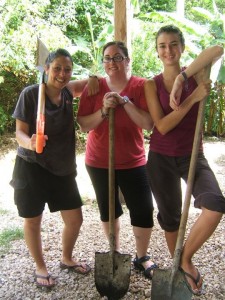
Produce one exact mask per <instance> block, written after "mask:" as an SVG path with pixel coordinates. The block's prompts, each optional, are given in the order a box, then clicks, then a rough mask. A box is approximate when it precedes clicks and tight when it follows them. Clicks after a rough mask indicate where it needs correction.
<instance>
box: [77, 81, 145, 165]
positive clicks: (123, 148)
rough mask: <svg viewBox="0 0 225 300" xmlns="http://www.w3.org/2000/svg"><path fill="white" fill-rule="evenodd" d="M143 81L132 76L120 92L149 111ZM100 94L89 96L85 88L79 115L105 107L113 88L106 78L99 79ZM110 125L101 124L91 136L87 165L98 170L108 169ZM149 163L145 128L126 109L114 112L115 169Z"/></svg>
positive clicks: (86, 158) (118, 109)
mask: <svg viewBox="0 0 225 300" xmlns="http://www.w3.org/2000/svg"><path fill="white" fill-rule="evenodd" d="M144 82H145V79H144V78H140V77H136V76H132V77H131V78H130V80H129V82H128V84H127V86H126V87H125V89H124V90H123V91H122V92H121V93H120V95H121V96H128V97H129V99H130V101H132V102H133V103H134V104H135V105H136V106H137V107H139V108H142V109H143V110H145V111H148V108H147V104H146V101H145V95H144ZM99 84H100V92H99V93H98V94H97V95H94V96H88V95H87V89H85V90H84V91H83V93H82V95H81V98H80V104H79V109H78V116H86V115H89V114H92V113H94V112H95V111H97V110H99V109H100V108H101V107H102V101H103V97H104V95H105V94H106V93H107V92H110V89H109V87H108V85H107V83H106V79H105V78H101V79H100V80H99ZM108 125H109V122H108V119H107V118H105V119H104V120H103V121H102V122H101V124H100V125H99V126H98V127H97V128H95V129H93V130H91V131H90V132H89V133H88V139H87V145H86V155H85V163H86V164H87V165H89V166H92V167H96V168H108V161H109V154H108V153H109V126H108ZM145 164H146V157H145V149H144V138H143V133H142V129H141V128H140V127H138V126H137V125H136V124H135V123H134V122H133V121H132V120H131V119H130V118H129V116H128V115H127V113H126V111H125V109H124V107H123V106H117V107H116V109H115V169H130V168H135V167H138V166H142V165H145Z"/></svg>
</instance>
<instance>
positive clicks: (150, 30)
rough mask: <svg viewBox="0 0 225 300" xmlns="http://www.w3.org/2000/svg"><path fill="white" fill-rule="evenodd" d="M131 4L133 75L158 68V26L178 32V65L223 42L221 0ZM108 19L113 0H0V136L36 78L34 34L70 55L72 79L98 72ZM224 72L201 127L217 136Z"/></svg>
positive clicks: (109, 34)
mask: <svg viewBox="0 0 225 300" xmlns="http://www.w3.org/2000/svg"><path fill="white" fill-rule="evenodd" d="M131 3H132V5H133V8H134V9H133V19H132V24H131V25H130V26H132V53H131V56H132V71H133V73H134V74H136V75H140V76H143V77H147V78H148V77H152V76H153V74H156V73H158V72H159V71H160V69H161V67H162V66H161V64H160V62H159V60H158V58H157V55H156V51H155V36H154V34H155V32H156V31H157V30H158V28H159V27H160V26H162V25H164V24H168V23H173V24H175V25H177V26H179V27H180V28H181V29H182V31H183V32H184V35H185V38H186V52H185V53H186V54H185V56H184V60H183V64H184V65H186V64H188V63H189V61H190V60H192V59H193V58H194V57H195V55H196V54H198V53H199V52H200V51H201V50H202V49H203V48H205V47H208V46H209V45H213V44H217V43H219V44H222V45H224V44H225V14H224V11H225V3H224V1H223V0H218V1H214V0H213V1H211V0H198V1H196V0H186V1H184V0H180V1H178V0H177V1H176V2H175V1H165V0H164V1H161V0H160V1H159V0H158V1H156V0H154V1H151V0H142V1H138V0H132V1H131ZM178 9H179V14H178V13H177V12H178ZM182 10H183V11H182ZM113 20H114V18H113V1H110V0H42V1H40V0H2V1H1V3H0V99H1V100H0V134H3V133H5V132H7V131H13V130H14V127H15V124H14V120H13V119H12V118H11V114H12V111H13V109H14V107H15V105H16V102H17V99H18V95H19V93H20V92H21V90H22V89H23V88H24V87H25V86H26V85H29V84H32V83H35V82H37V81H38V72H37V70H36V67H35V56H36V40H37V37H40V38H41V40H42V41H43V42H44V43H45V45H46V46H47V47H48V49H49V50H52V49H55V48H58V47H64V48H67V49H68V50H69V51H70V52H71V54H72V55H73V58H74V63H75V66H74V78H77V79H78V78H84V77H86V76H87V74H88V73H89V72H99V73H102V72H103V71H102V68H101V63H100V60H101V48H102V46H103V44H104V43H105V42H107V41H109V40H112V39H113V34H114V32H113V29H114V24H113ZM224 73H225V71H224V67H223V68H222V69H221V72H220V78H219V80H217V83H216V85H215V88H214V89H213V90H212V95H211V100H210V102H209V103H208V104H207V110H206V116H205V131H206V132H207V133H208V134H212V133H215V134H216V135H219V136H221V135H224V134H225V124H224V109H225V108H224V96H225V95H224V93H225V91H224V78H225V74H224ZM76 103H77V102H76ZM76 103H75V110H76V109H77V104H76Z"/></svg>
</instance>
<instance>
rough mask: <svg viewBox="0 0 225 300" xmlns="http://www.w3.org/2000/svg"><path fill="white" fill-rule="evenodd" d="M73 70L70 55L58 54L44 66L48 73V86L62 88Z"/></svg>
mask: <svg viewBox="0 0 225 300" xmlns="http://www.w3.org/2000/svg"><path fill="white" fill-rule="evenodd" d="M72 71H73V65H72V62H71V59H70V57H67V56H59V57H56V58H55V59H54V60H53V61H52V62H51V63H50V64H49V65H48V66H46V68H45V72H46V74H47V75H48V82H47V84H48V86H54V87H55V88H57V89H60V90H61V89H62V88H63V87H65V86H66V85H67V83H68V82H69V81H70V79H71V76H72Z"/></svg>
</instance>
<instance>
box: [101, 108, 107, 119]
mask: <svg viewBox="0 0 225 300" xmlns="http://www.w3.org/2000/svg"><path fill="white" fill-rule="evenodd" d="M101 116H102V119H105V118H108V116H109V114H108V113H105V112H104V111H103V107H101Z"/></svg>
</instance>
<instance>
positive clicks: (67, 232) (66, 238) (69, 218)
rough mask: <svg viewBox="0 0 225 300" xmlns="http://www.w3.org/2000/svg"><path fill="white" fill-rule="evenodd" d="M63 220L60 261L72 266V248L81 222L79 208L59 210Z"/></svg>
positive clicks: (81, 217)
mask: <svg viewBox="0 0 225 300" xmlns="http://www.w3.org/2000/svg"><path fill="white" fill-rule="evenodd" d="M61 215H62V219H63V221H64V228H63V232H62V262H63V263H64V264H65V265H68V266H73V265H74V264H75V263H76V262H75V261H74V260H73V259H72V253H73V248H74V245H75V243H76V240H77V238H78V235H79V232H80V227H81V225H82V222H83V216H82V210H81V208H77V209H71V210H63V211H61Z"/></svg>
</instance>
